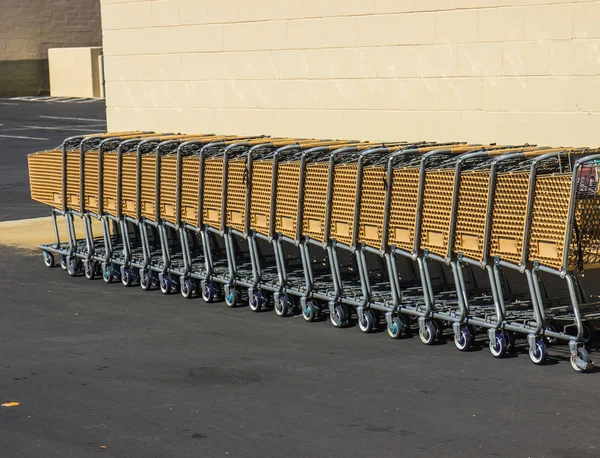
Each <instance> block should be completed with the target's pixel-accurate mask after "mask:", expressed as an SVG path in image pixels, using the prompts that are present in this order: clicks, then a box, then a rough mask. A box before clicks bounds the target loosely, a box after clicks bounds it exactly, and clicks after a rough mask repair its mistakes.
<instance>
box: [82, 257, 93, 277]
mask: <svg viewBox="0 0 600 458" xmlns="http://www.w3.org/2000/svg"><path fill="white" fill-rule="evenodd" d="M83 271H84V273H85V278H87V279H88V280H93V279H94V277H95V276H96V263H95V262H94V261H84V262H83Z"/></svg>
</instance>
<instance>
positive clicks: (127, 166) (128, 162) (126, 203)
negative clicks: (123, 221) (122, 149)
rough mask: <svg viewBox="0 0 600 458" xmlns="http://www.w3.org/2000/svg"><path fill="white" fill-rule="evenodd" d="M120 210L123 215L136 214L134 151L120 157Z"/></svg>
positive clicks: (135, 163)
mask: <svg viewBox="0 0 600 458" xmlns="http://www.w3.org/2000/svg"><path fill="white" fill-rule="evenodd" d="M121 171H122V174H123V175H122V182H121V212H122V213H123V214H124V215H127V216H130V217H135V216H136V211H137V208H136V203H137V157H136V152H135V150H134V151H130V152H127V153H124V154H123V156H122V159H121Z"/></svg>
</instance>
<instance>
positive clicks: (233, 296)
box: [225, 286, 240, 307]
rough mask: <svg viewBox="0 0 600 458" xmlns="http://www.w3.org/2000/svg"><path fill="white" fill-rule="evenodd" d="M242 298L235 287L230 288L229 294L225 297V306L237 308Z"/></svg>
mask: <svg viewBox="0 0 600 458" xmlns="http://www.w3.org/2000/svg"><path fill="white" fill-rule="evenodd" d="M239 298H240V294H239V293H238V291H237V289H236V288H235V287H233V286H232V287H230V288H229V292H228V293H227V294H226V295H225V304H227V307H235V306H236V305H237V303H238V300H239Z"/></svg>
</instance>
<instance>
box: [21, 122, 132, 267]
mask: <svg viewBox="0 0 600 458" xmlns="http://www.w3.org/2000/svg"><path fill="white" fill-rule="evenodd" d="M140 134H142V133H141V132H111V133H106V134H94V135H87V136H76V137H69V138H67V139H65V140H64V141H63V143H62V145H61V147H60V148H57V149H55V150H50V151H42V152H38V153H33V154H30V155H29V157H28V163H29V171H30V181H31V193H32V198H33V199H34V200H37V201H40V202H42V203H45V204H47V205H49V206H51V207H52V209H51V215H52V222H53V227H54V233H55V238H56V241H55V243H53V244H48V245H40V248H41V249H42V254H43V257H44V263H45V264H46V265H47V266H49V267H51V266H53V265H54V262H55V259H54V257H55V255H58V257H59V259H60V264H61V267H62V268H63V269H65V270H67V271H68V272H69V273H70V274H71V275H76V274H77V273H78V272H79V271H80V269H81V266H82V262H81V260H82V259H83V260H85V261H88V262H85V269H84V270H85V272H86V276H88V278H89V277H91V276H93V275H94V273H95V269H94V268H92V266H91V264H90V263H89V260H90V259H91V257H92V256H93V253H94V246H93V245H94V237H93V234H92V229H91V224H90V221H89V218H88V217H87V215H86V213H85V203H86V201H85V199H84V192H85V183H86V180H85V179H84V175H85V165H86V160H85V157H86V156H89V155H90V154H91V152H93V151H96V150H97V149H98V147H99V145H100V144H103V143H105V141H109V140H111V139H115V138H121V137H131V136H138V135H140ZM57 216H60V217H63V218H64V221H65V225H66V229H67V239H68V241H67V242H66V243H65V242H61V241H60V237H59V232H58V221H57ZM74 217H79V218H82V219H83V222H84V232H85V236H86V238H85V239H81V240H78V239H77V236H76V233H75V226H74V223H73V218H74Z"/></svg>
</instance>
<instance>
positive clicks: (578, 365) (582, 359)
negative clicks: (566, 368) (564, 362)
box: [571, 347, 592, 372]
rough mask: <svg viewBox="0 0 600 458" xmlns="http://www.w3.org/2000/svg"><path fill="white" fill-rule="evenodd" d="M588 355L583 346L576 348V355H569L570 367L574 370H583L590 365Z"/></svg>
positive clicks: (587, 368)
mask: <svg viewBox="0 0 600 458" xmlns="http://www.w3.org/2000/svg"><path fill="white" fill-rule="evenodd" d="M591 365H592V364H591V360H590V355H589V354H588V352H587V350H586V349H585V348H583V347H578V348H577V355H571V367H572V368H573V370H574V371H575V372H585V371H587V370H589V368H590V366H591Z"/></svg>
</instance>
